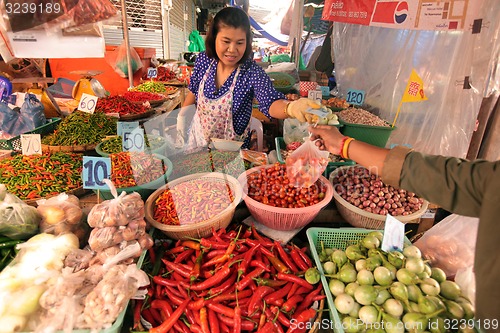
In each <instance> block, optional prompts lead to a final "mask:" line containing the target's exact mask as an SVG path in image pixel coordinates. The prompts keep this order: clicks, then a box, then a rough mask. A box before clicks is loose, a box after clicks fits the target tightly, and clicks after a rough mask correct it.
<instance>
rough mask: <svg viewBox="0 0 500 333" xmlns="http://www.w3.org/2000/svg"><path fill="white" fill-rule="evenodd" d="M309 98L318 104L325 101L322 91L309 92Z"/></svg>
mask: <svg viewBox="0 0 500 333" xmlns="http://www.w3.org/2000/svg"><path fill="white" fill-rule="evenodd" d="M307 98H309V99H312V100H313V101H315V102H316V103H318V104H321V100H322V99H323V94H322V93H321V90H309V91H308V92H307Z"/></svg>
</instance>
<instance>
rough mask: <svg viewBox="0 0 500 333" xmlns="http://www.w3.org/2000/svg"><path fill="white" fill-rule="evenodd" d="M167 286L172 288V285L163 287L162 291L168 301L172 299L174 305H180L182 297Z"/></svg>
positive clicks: (182, 300)
mask: <svg viewBox="0 0 500 333" xmlns="http://www.w3.org/2000/svg"><path fill="white" fill-rule="evenodd" d="M169 288H172V287H168V286H167V287H165V288H164V289H163V292H164V293H165V295H166V296H167V297H168V298H169V299H170V301H172V303H174V304H175V305H181V304H182V303H183V302H184V299H183V298H182V297H181V296H180V295H176V294H175V293H174V292H173V291H172V289H169Z"/></svg>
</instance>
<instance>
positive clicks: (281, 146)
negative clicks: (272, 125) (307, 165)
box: [274, 136, 356, 179]
mask: <svg viewBox="0 0 500 333" xmlns="http://www.w3.org/2000/svg"><path fill="white" fill-rule="evenodd" d="M274 143H275V144H276V155H277V157H278V162H280V163H281V164H285V160H283V156H282V155H281V151H282V150H285V149H286V143H285V140H284V139H283V137H281V136H278V137H276V138H274ZM355 164H356V162H354V161H352V160H347V161H345V162H329V163H328V165H327V166H326V169H325V171H324V172H323V176H325V178H326V179H328V177H329V176H330V173H332V171H333V170H335V169H337V168H339V167H341V166H349V165H355Z"/></svg>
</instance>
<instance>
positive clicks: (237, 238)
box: [134, 228, 325, 333]
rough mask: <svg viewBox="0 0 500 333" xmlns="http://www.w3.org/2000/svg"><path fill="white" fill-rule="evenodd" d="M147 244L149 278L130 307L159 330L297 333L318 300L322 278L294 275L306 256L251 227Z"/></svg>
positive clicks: (152, 332) (155, 332)
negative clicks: (166, 245)
mask: <svg viewBox="0 0 500 333" xmlns="http://www.w3.org/2000/svg"><path fill="white" fill-rule="evenodd" d="M158 246H160V247H161V245H157V247H156V251H155V250H150V251H149V254H150V256H151V261H152V262H154V263H155V265H154V266H153V269H152V282H151V284H150V286H149V287H148V297H147V298H146V300H145V301H139V302H138V303H137V304H136V307H135V313H134V321H135V323H134V324H135V325H139V323H138V322H139V320H140V317H141V316H142V317H143V318H144V319H146V320H147V321H148V322H149V323H151V324H152V326H153V328H151V329H150V330H149V331H150V333H167V332H182V333H188V332H194V333H209V332H211V333H218V332H241V331H247V332H280V333H281V332H287V333H292V332H293V333H298V332H305V331H306V327H307V325H305V323H307V322H309V320H311V319H313V318H315V317H316V315H317V311H316V310H315V309H314V308H312V306H313V303H314V302H315V301H319V300H321V299H323V298H324V297H325V296H324V295H321V291H322V285H321V283H319V284H318V285H317V286H314V285H311V284H309V283H308V282H307V281H306V280H305V279H304V278H303V277H302V275H303V274H304V272H305V271H306V270H307V269H308V268H310V267H312V262H311V259H310V258H309V257H308V255H307V254H306V253H305V249H300V248H299V247H297V246H295V245H285V246H282V245H281V244H280V243H279V242H276V241H272V240H270V239H269V238H267V237H264V236H262V235H260V234H258V233H257V231H256V230H255V229H254V228H245V229H244V230H242V228H240V230H239V231H236V230H231V231H229V232H226V231H225V230H224V229H221V230H218V231H213V232H212V236H211V237H210V238H202V239H201V240H200V241H194V240H183V241H177V243H176V244H175V247H173V248H170V249H168V250H166V251H165V250H163V251H162V249H160V250H158Z"/></svg>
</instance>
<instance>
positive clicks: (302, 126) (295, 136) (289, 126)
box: [283, 119, 310, 144]
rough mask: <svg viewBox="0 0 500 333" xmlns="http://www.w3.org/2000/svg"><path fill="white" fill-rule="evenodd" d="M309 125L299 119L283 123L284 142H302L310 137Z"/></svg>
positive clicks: (287, 120)
mask: <svg viewBox="0 0 500 333" xmlns="http://www.w3.org/2000/svg"><path fill="white" fill-rule="evenodd" d="M309 126H310V125H309V124H308V123H307V122H305V123H301V122H300V121H298V120H297V119H285V120H284V121H283V140H284V141H285V143H286V144H289V143H292V142H302V141H303V139H304V138H306V137H307V136H308V135H309Z"/></svg>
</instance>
